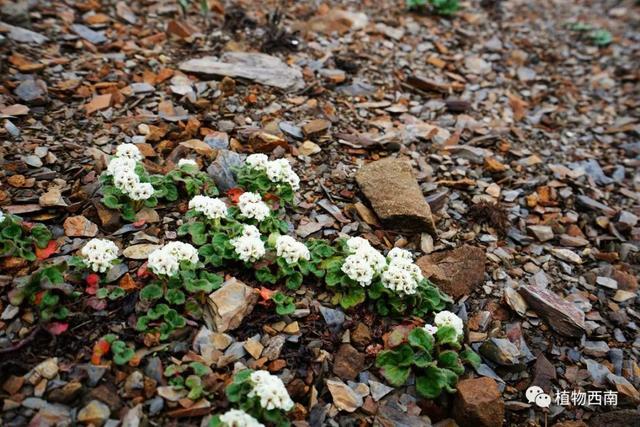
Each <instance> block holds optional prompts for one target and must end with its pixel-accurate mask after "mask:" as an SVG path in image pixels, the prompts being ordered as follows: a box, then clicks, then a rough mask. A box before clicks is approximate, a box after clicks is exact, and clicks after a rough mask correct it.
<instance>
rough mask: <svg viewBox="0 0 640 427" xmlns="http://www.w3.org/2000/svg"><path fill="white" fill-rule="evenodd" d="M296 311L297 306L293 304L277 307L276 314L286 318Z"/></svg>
mask: <svg viewBox="0 0 640 427" xmlns="http://www.w3.org/2000/svg"><path fill="white" fill-rule="evenodd" d="M294 311H296V305H295V304H294V303H292V302H289V303H286V304H282V305H276V313H278V314H279V315H280V316H286V315H288V314H291V313H293V312H294Z"/></svg>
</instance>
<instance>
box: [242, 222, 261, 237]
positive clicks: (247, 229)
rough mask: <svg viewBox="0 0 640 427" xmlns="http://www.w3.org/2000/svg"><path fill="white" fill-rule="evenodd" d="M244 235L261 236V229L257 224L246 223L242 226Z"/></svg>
mask: <svg viewBox="0 0 640 427" xmlns="http://www.w3.org/2000/svg"><path fill="white" fill-rule="evenodd" d="M242 235H243V236H246V237H255V238H258V239H259V238H260V230H258V227H256V226H255V225H250V224H244V225H243V226H242Z"/></svg>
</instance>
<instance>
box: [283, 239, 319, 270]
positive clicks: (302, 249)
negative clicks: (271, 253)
mask: <svg viewBox="0 0 640 427" xmlns="http://www.w3.org/2000/svg"><path fill="white" fill-rule="evenodd" d="M276 255H278V256H279V257H281V258H284V260H285V261H286V262H287V264H295V263H296V262H298V261H299V260H300V259H306V260H309V259H310V258H311V254H310V253H309V249H308V248H307V246H306V245H305V244H304V243H301V242H298V241H297V240H296V239H294V238H293V237H291V236H279V237H278V239H277V240H276Z"/></svg>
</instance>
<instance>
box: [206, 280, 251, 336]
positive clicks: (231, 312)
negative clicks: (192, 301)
mask: <svg viewBox="0 0 640 427" xmlns="http://www.w3.org/2000/svg"><path fill="white" fill-rule="evenodd" d="M257 301H258V292H257V291H256V290H255V289H254V288H252V287H249V286H247V285H245V284H244V283H242V282H240V281H239V280H236V279H233V278H232V279H229V280H227V281H226V282H224V283H223V285H222V287H221V288H220V289H218V290H217V291H214V292H213V293H212V294H211V295H209V298H208V299H207V302H208V304H207V307H208V311H207V314H208V316H207V319H206V320H207V323H208V324H209V325H208V326H209V327H210V328H211V329H212V330H214V331H216V332H225V331H229V330H232V329H235V328H237V327H238V326H240V324H241V323H242V320H243V319H244V318H245V317H246V316H247V315H248V314H249V313H251V312H252V311H253V307H254V305H255V304H256V302H257Z"/></svg>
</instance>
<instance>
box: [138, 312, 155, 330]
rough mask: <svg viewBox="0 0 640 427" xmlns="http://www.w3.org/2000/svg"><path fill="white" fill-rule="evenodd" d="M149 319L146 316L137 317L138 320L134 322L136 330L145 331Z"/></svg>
mask: <svg viewBox="0 0 640 427" xmlns="http://www.w3.org/2000/svg"><path fill="white" fill-rule="evenodd" d="M151 320H152V319H150V318H149V317H147V316H141V317H138V321H137V322H136V330H138V331H146V330H147V329H148V328H149V322H150V321H151Z"/></svg>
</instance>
